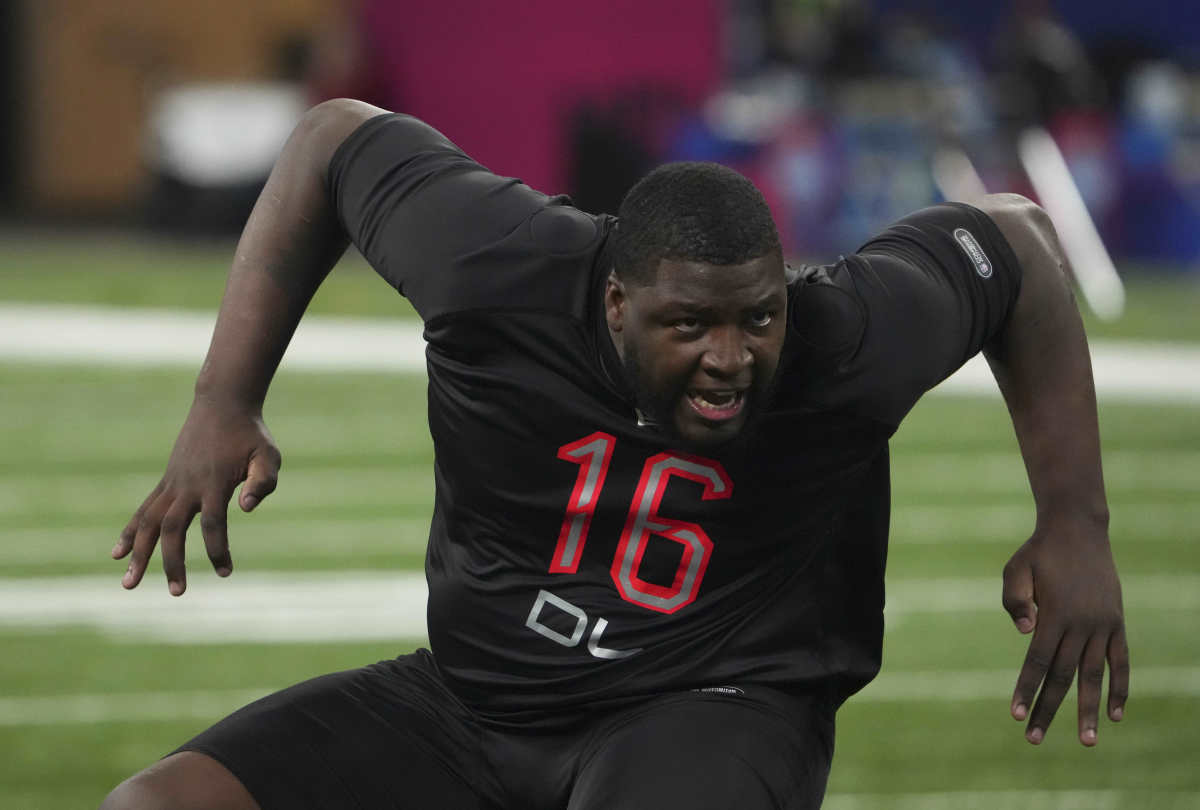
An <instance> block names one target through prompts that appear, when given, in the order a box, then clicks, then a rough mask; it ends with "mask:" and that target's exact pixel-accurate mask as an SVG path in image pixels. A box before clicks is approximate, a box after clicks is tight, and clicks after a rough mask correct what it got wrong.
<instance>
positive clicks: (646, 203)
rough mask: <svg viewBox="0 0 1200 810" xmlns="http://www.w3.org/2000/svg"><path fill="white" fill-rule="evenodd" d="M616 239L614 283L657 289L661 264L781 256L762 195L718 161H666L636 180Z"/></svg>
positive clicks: (621, 213)
mask: <svg viewBox="0 0 1200 810" xmlns="http://www.w3.org/2000/svg"><path fill="white" fill-rule="evenodd" d="M617 216H618V220H617V228H616V231H615V233H614V234H613V252H612V257H613V264H614V269H615V271H616V273H617V276H618V278H620V279H621V280H623V281H625V282H631V283H633V284H636V285H638V286H642V287H645V286H649V285H651V284H653V283H654V281H655V277H656V273H657V270H658V263H659V262H660V261H661V260H662V259H674V260H680V261H696V262H704V263H705V264H715V265H731V264H742V263H744V262H748V261H750V260H752V259H757V258H760V257H762V256H766V255H767V254H769V253H772V252H777V253H781V252H782V251H781V249H780V246H779V232H778V231H777V230H776V229H775V220H773V219H772V218H771V210H770V209H769V208H768V207H767V201H766V200H764V199H763V196H762V193H761V192H759V190H758V189H757V188H755V186H754V184H753V183H751V182H750V181H749V180H748V179H747V178H745V177H744V176H742V175H741V174H739V173H737V172H735V171H734V170H733V169H730V168H727V167H725V166H721V165H719V164H716V163H695V162H683V163H667V164H664V165H662V166H659V167H658V168H657V169H655V170H654V171H652V172H650V173H649V174H647V175H646V176H645V177H643V178H642V179H641V180H639V181H638V182H637V183H636V184H635V185H634V186H633V188H631V189H630V190H629V192H628V193H627V194H626V195H625V199H623V200H622V201H621V207H620V209H619V210H618V212H617Z"/></svg>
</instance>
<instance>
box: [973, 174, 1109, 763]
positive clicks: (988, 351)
mask: <svg viewBox="0 0 1200 810" xmlns="http://www.w3.org/2000/svg"><path fill="white" fill-rule="evenodd" d="M975 205H976V207H978V208H980V209H981V210H983V211H984V212H985V213H987V214H988V215H989V216H990V217H991V219H992V220H993V221H994V222H995V223H996V225H997V227H998V228H999V229H1000V231H1001V233H1002V234H1003V235H1004V237H1005V239H1006V240H1007V241H1008V242H1009V244H1010V246H1011V247H1012V249H1013V252H1014V253H1015V255H1016V258H1017V260H1018V261H1019V263H1020V265H1021V268H1022V271H1023V272H1022V281H1021V289H1020V294H1019V295H1018V297H1017V300H1016V303H1015V305H1014V307H1013V309H1012V311H1011V314H1010V316H1009V319H1008V321H1007V322H1006V324H1005V325H1004V327H1003V328H1002V329H1001V331H1000V332H999V333H998V334H996V335H995V336H993V337H992V339H991V340H990V341H989V343H988V345H987V346H985V348H984V353H985V356H986V357H987V360H988V363H989V364H990V365H991V368H992V372H993V373H994V374H995V376H996V381H997V383H998V384H999V386H1000V390H1001V392H1002V393H1003V394H1004V400H1005V402H1006V403H1007V405H1008V410H1009V413H1010V414H1011V416H1012V421H1013V426H1014V428H1015V430H1016V434H1017V439H1018V442H1019V444H1020V448H1021V455H1022V456H1023V458H1024V460H1025V468H1026V471H1027V473H1028V475H1029V482H1030V486H1031V488H1032V490H1033V497H1034V501H1035V504H1036V509H1037V522H1036V528H1035V529H1034V532H1033V536H1032V537H1030V538H1029V539H1028V540H1027V541H1026V542H1025V544H1024V545H1022V546H1021V548H1020V549H1018V550H1017V552H1016V553H1015V554H1014V555H1013V556H1012V558H1011V559H1010V560H1009V562H1008V564H1007V565H1006V566H1005V567H1004V592H1003V601H1004V607H1005V609H1006V610H1007V611H1008V612H1009V614H1010V615H1011V616H1012V619H1013V621H1014V622H1015V623H1016V626H1017V628H1018V629H1019V630H1020V631H1021V632H1022V633H1030V632H1032V633H1033V638H1032V640H1031V641H1030V644H1029V651H1028V654H1027V655H1026V657H1025V662H1024V665H1023V666H1022V668H1021V671H1020V675H1019V676H1018V678H1017V686H1016V690H1015V692H1014V694H1013V700H1012V708H1011V710H1012V715H1013V717H1014V718H1016V719H1017V720H1027V721H1028V722H1027V726H1026V732H1025V736H1026V738H1027V739H1028V740H1029V741H1030V742H1031V743H1034V744H1037V743H1040V742H1041V741H1042V739H1043V738H1044V736H1045V733H1046V729H1047V728H1048V727H1049V725H1050V722H1051V721H1052V720H1053V718H1054V714H1055V712H1056V711H1057V710H1058V707H1059V705H1060V704H1061V703H1062V701H1063V698H1064V697H1065V695H1066V693H1067V691H1068V689H1069V688H1070V685H1071V682H1072V681H1073V680H1074V679H1075V677H1076V674H1078V682H1079V691H1078V698H1079V740H1080V742H1082V743H1083V744H1084V745H1094V744H1095V743H1096V732H1097V728H1096V727H1097V717H1098V713H1099V706H1100V698H1101V683H1102V679H1103V675H1104V668H1105V662H1106V661H1107V663H1108V668H1109V673H1110V674H1109V691H1108V706H1107V709H1108V716H1109V718H1110V719H1111V720H1114V721H1115V720H1120V719H1121V716H1122V714H1123V712H1124V707H1125V700H1126V697H1127V695H1128V691H1129V649H1128V646H1127V644H1126V639H1125V620H1124V611H1123V607H1122V604H1121V585H1120V582H1119V580H1118V578H1117V570H1116V566H1115V565H1114V563H1113V556H1112V550H1111V548H1110V546H1109V539H1108V505H1107V502H1106V500H1105V495H1104V479H1103V476H1102V474H1101V468H1100V434H1099V425H1098V420H1097V414H1096V392H1095V386H1094V383H1093V380H1092V368H1091V360H1090V357H1089V354H1088V347H1087V339H1086V337H1085V335H1084V331H1083V324H1082V321H1081V319H1080V317H1079V312H1078V311H1077V309H1076V307H1075V301H1074V296H1073V295H1072V293H1071V289H1070V287H1069V285H1068V283H1067V279H1066V269H1067V267H1066V259H1065V258H1064V256H1063V252H1062V248H1061V247H1060V245H1059V243H1058V238H1057V236H1056V234H1055V232H1054V227H1053V225H1052V224H1051V222H1050V219H1049V217H1048V216H1047V215H1046V213H1045V212H1044V211H1043V210H1042V209H1041V208H1039V207H1038V206H1037V205H1035V204H1033V203H1031V202H1030V201H1029V200H1027V199H1025V198H1024V197H1021V196H1019V195H1015V194H998V195H991V196H989V197H987V198H985V199H984V200H982V201H977V202H975ZM1039 689H1040V693H1039ZM1035 696H1036V701H1035ZM1030 707H1032V709H1031V708H1030Z"/></svg>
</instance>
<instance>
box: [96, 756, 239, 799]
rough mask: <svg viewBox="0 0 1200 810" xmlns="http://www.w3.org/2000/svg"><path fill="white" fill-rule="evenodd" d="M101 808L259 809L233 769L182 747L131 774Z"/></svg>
mask: <svg viewBox="0 0 1200 810" xmlns="http://www.w3.org/2000/svg"><path fill="white" fill-rule="evenodd" d="M100 810H259V806H258V802H256V801H254V797H253V796H251V795H250V791H248V790H246V787H245V785H243V784H242V783H241V782H240V781H239V780H238V778H237V777H236V776H234V775H233V774H232V773H230V771H229V769H228V768H226V767H225V766H224V765H222V764H221V763H219V762H217V761H216V760H215V759H213V758H212V757H210V756H208V755H207V754H200V753H197V752H195V751H180V752H179V753H177V754H172V755H171V756H169V757H166V758H165V759H162V760H159V761H158V762H156V763H154V764H153V765H151V766H150V767H149V768H147V769H146V770H144V771H142V772H141V773H138V774H135V775H134V776H131V777H129V778H128V779H126V780H125V781H124V782H122V783H121V784H119V785H117V787H116V788H115V789H114V790H113V792H112V793H110V794H108V798H107V799H105V800H104V804H102V805H100Z"/></svg>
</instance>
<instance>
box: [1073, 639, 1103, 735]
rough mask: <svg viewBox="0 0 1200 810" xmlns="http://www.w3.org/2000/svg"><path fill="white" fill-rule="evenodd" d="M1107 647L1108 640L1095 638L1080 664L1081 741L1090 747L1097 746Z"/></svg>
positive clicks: (1085, 648)
mask: <svg viewBox="0 0 1200 810" xmlns="http://www.w3.org/2000/svg"><path fill="white" fill-rule="evenodd" d="M1107 647H1108V639H1106V638H1104V637H1102V636H1095V637H1093V638H1092V639H1091V640H1089V641H1088V643H1087V646H1086V647H1084V649H1083V659H1082V660H1081V661H1080V662H1079V741H1080V742H1081V743H1083V744H1084V745H1088V746H1091V745H1095V744H1096V734H1097V726H1098V721H1099V714H1100V693H1101V691H1102V689H1103V687H1104V656H1105V651H1106V648H1107Z"/></svg>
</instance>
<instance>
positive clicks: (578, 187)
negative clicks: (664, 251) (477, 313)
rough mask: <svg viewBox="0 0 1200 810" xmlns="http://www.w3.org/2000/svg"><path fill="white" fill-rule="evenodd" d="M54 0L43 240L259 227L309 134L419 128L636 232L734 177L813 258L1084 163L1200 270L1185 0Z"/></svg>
mask: <svg viewBox="0 0 1200 810" xmlns="http://www.w3.org/2000/svg"><path fill="white" fill-rule="evenodd" d="M570 5H571V4H563V3H556V2H552V0H529V2H527V3H523V4H522V6H521V10H520V13H519V14H517V13H514V12H513V11H512V10H511V9H509V8H508V7H506V6H502V5H497V4H491V3H483V2H473V1H472V0H448V2H441V3H409V2H395V1H393V0H255V1H254V2H244V0H213V2H212V3H204V4H201V3H195V2H187V1H186V0H166V1H165V2H152V1H151V0H114V2H107V3H86V2H82V0H38V2H32V0H29V1H27V2H20V1H19V0H14V1H13V2H8V3H5V4H4V8H3V10H0V32H3V33H2V34H0V37H2V39H0V59H3V63H2V64H3V67H4V71H3V74H2V81H0V100H2V101H3V104H2V105H0V110H3V113H2V115H3V116H4V120H3V125H2V126H0V167H2V169H3V170H2V171H0V203H2V204H3V210H4V211H5V213H6V218H7V219H9V220H12V221H17V222H27V221H36V222H46V221H51V222H54V221H75V222H89V223H94V222H109V223H120V224H123V225H136V226H139V227H145V228H150V229H171V230H175V231H182V232H214V231H215V232H236V230H237V229H238V228H239V227H240V224H241V222H242V221H243V219H244V216H245V214H246V212H247V211H248V208H249V206H250V204H251V203H252V201H253V198H254V193H255V191H256V189H257V187H258V186H259V185H260V184H261V182H262V181H263V179H264V178H265V175H266V172H267V171H268V169H269V168H270V165H271V163H272V160H273V157H274V154H275V153H276V151H277V149H278V147H279V145H280V143H281V141H282V139H283V138H284V137H286V134H287V133H288V132H289V131H290V128H291V125H292V124H293V123H294V121H295V120H296V118H297V117H298V116H299V114H300V113H301V112H302V111H303V110H304V109H305V108H306V107H307V106H309V105H310V104H312V103H314V102H317V101H320V100H322V99H325V98H330V97H334V96H340V95H345V96H352V97H357V98H362V99H364V100H367V101H370V102H373V103H375V104H378V105H380V106H383V107H386V108H389V109H395V110H401V111H406V112H410V113H412V114H414V115H417V116H419V117H421V118H424V119H426V120H428V121H430V122H431V123H433V124H434V125H435V126H437V127H439V128H440V129H442V130H443V131H444V132H445V133H446V134H447V135H448V136H449V137H450V138H451V139H452V140H454V141H456V142H457V143H458V144H459V145H460V146H461V147H463V148H464V149H465V150H466V151H467V152H468V153H470V154H471V155H473V156H474V157H476V158H477V159H478V160H480V162H482V163H484V164H485V165H487V166H489V167H490V168H492V169H493V170H495V171H497V172H500V173H503V174H509V175H513V176H518V177H521V178H522V179H524V180H525V181H526V182H528V183H529V184H530V185H532V186H534V187H536V188H539V189H542V190H545V191H547V192H552V193H557V192H563V191H565V192H567V193H570V194H572V195H573V196H574V197H575V199H576V202H577V203H578V204H579V205H580V206H581V207H584V208H587V209H590V210H609V211H611V210H615V207H616V204H617V202H618V201H619V199H620V197H621V195H622V194H623V192H624V191H625V189H626V188H627V187H628V186H629V185H630V184H631V182H632V181H633V180H634V179H636V178H637V177H638V176H640V174H641V173H643V172H644V171H645V170H646V169H647V168H649V167H651V166H653V165H654V164H656V163H658V162H662V161H665V160H674V159H705V160H718V161H721V162H725V163H728V164H730V165H733V166H735V167H737V168H739V169H740V170H742V171H743V172H745V173H746V174H748V175H750V176H751V177H752V178H753V179H754V180H755V181H756V182H758V183H759V184H760V185H761V186H762V188H763V190H764V192H765V193H767V195H768V197H769V199H770V201H771V204H772V206H773V207H774V210H775V212H776V215H777V217H778V219H779V221H780V224H781V226H782V230H783V232H784V236H785V238H786V241H787V245H788V247H789V248H790V250H792V251H793V252H799V253H805V254H809V253H811V254H812V255H823V254H825V253H828V252H837V251H846V250H849V249H852V248H853V247H854V246H855V245H856V244H858V242H859V241H861V240H862V239H863V238H864V237H865V236H866V235H867V234H868V233H869V232H870V231H872V230H873V229H875V228H877V227H879V226H880V225H881V224H884V223H886V222H887V221H889V220H891V219H893V218H895V217H897V216H899V215H902V214H904V213H906V212H908V211H910V210H912V209H913V208H915V207H919V206H921V205H925V204H928V203H930V202H934V201H936V200H938V199H939V198H940V197H941V196H944V195H945V193H946V189H945V188H943V187H939V183H938V179H937V171H936V169H937V167H938V158H939V156H940V155H945V154H946V153H947V152H949V153H953V154H961V155H964V156H966V157H967V158H969V161H970V163H971V165H972V166H973V167H974V170H975V173H976V175H977V177H978V178H980V179H981V180H982V181H983V184H984V185H985V187H986V188H987V189H988V190H1009V191H1019V192H1023V193H1027V194H1031V195H1034V196H1036V195H1035V194H1034V189H1033V187H1032V185H1031V183H1030V181H1029V179H1028V178H1027V177H1026V175H1025V172H1024V171H1023V170H1022V165H1021V162H1020V160H1019V158H1018V154H1017V148H1016V144H1017V142H1018V137H1019V135H1020V133H1021V132H1022V131H1024V130H1026V129H1028V128H1029V127H1031V126H1040V127H1044V128H1045V129H1046V130H1048V131H1049V132H1050V133H1051V134H1052V135H1053V136H1054V138H1055V140H1056V141H1057V143H1058V144H1059V146H1060V148H1061V150H1062V153H1063V154H1064V156H1065V159H1066V162H1067V164H1068V166H1069V167H1070V169H1071V173H1072V175H1073V177H1074V178H1075V181H1076V183H1077V185H1078V188H1079V191H1080V192H1081V194H1082V196H1083V199H1084V200H1085V202H1086V204H1087V207H1088V210H1089V211H1090V212H1091V214H1092V216H1093V218H1094V219H1095V221H1096V224H1097V226H1098V228H1099V231H1100V233H1101V235H1102V236H1103V238H1104V242H1105V244H1106V245H1107V246H1108V248H1109V250H1110V251H1111V253H1112V254H1113V255H1114V256H1116V257H1117V258H1118V259H1119V260H1122V259H1129V260H1131V261H1135V262H1138V263H1153V264H1155V265H1156V266H1158V267H1161V268H1171V269H1175V270H1188V269H1193V268H1196V267H1197V266H1200V227H1198V226H1200V213H1198V210H1200V73H1198V68H1200V17H1198V16H1197V15H1195V14H1189V13H1184V12H1185V11H1186V10H1187V8H1188V4H1187V3H1183V2H1180V0H1143V2H1139V3H1121V2H1115V1H1113V0H1107V1H1105V2H1094V1H1089V0H1056V1H1055V2H1051V0H1003V1H1001V2H992V3H986V4H982V5H977V4H961V3H950V2H944V1H943V2H939V1H938V0H674V1H673V2H672V1H671V0H654V1H653V2H638V1H637V0H611V2H608V3H606V4H605V6H604V9H603V11H602V12H600V11H597V10H595V9H592V8H590V7H586V6H578V7H574V8H571V7H565V6H570Z"/></svg>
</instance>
